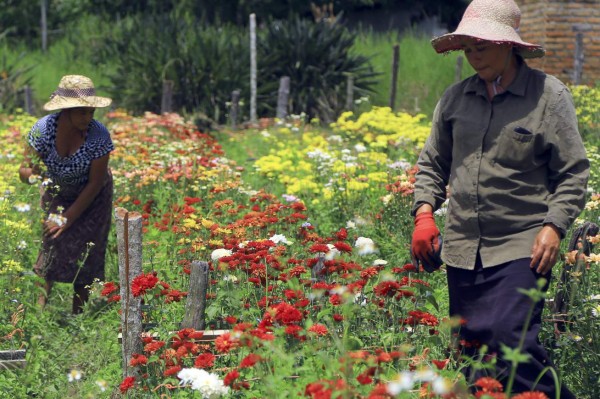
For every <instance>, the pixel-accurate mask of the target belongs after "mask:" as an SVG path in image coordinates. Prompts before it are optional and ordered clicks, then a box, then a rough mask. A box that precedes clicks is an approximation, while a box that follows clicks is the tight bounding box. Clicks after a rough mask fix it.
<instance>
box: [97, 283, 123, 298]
mask: <svg viewBox="0 0 600 399" xmlns="http://www.w3.org/2000/svg"><path fill="white" fill-rule="evenodd" d="M118 289H119V286H118V285H116V284H115V283H113V282H110V281H109V282H108V283H105V284H104V288H102V291H101V292H100V296H106V297H107V296H109V295H110V294H112V293H113V292H115V291H117V290H118Z"/></svg>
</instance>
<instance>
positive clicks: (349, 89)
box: [346, 75, 354, 111]
mask: <svg viewBox="0 0 600 399" xmlns="http://www.w3.org/2000/svg"><path fill="white" fill-rule="evenodd" d="M353 108H354V76H352V75H348V78H347V79H346V111H352V109H353Z"/></svg>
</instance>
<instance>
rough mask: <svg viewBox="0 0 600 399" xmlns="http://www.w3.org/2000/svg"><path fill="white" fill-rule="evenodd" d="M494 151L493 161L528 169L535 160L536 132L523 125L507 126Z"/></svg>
mask: <svg viewBox="0 0 600 399" xmlns="http://www.w3.org/2000/svg"><path fill="white" fill-rule="evenodd" d="M496 143H497V144H496V145H495V148H494V150H493V151H492V154H491V155H492V159H491V160H492V161H493V162H496V163H499V164H500V165H503V166H508V167H511V168H518V169H527V167H528V166H530V165H532V164H533V163H534V162H535V146H534V143H535V134H534V133H532V132H531V131H529V130H527V129H525V128H522V127H509V126H507V127H505V128H504V129H502V131H501V133H500V136H499V137H498V140H497V142H496Z"/></svg>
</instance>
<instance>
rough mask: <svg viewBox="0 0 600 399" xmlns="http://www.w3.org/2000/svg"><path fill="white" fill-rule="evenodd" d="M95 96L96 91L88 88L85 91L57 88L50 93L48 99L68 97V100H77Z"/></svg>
mask: <svg viewBox="0 0 600 399" xmlns="http://www.w3.org/2000/svg"><path fill="white" fill-rule="evenodd" d="M95 95H96V89H95V88H93V87H89V88H87V89H65V88H63V87H59V88H58V89H56V90H55V91H54V93H52V95H51V96H50V98H54V97H56V96H61V97H69V98H79V97H91V96H95Z"/></svg>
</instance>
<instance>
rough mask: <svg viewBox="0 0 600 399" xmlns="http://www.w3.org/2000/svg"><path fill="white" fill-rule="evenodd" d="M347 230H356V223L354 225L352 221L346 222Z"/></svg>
mask: <svg viewBox="0 0 600 399" xmlns="http://www.w3.org/2000/svg"><path fill="white" fill-rule="evenodd" d="M346 228H347V229H355V228H356V223H354V222H353V221H352V220H348V221H347V222H346Z"/></svg>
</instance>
